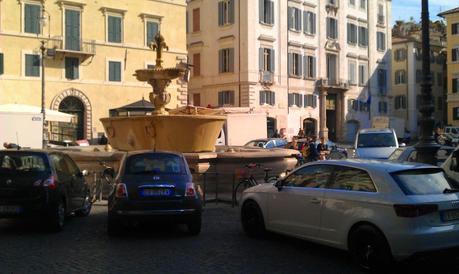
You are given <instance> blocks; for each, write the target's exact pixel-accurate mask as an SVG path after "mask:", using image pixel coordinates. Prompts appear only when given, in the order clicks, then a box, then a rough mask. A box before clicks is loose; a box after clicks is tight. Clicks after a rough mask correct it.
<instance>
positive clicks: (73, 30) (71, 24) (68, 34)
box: [65, 9, 81, 51]
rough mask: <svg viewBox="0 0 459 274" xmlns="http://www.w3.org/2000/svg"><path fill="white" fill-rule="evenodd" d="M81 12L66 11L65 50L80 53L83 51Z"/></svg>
mask: <svg viewBox="0 0 459 274" xmlns="http://www.w3.org/2000/svg"><path fill="white" fill-rule="evenodd" d="M80 15H81V12H80V11H78V10H70V9H66V10H65V49H66V50H73V51H80V49H81V33H80V31H81V24H80V17H81V16H80Z"/></svg>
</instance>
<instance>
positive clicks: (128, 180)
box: [107, 151, 202, 236]
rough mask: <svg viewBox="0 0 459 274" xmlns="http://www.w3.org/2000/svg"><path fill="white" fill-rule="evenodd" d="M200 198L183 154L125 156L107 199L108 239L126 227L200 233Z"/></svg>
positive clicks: (139, 152) (164, 153)
mask: <svg viewBox="0 0 459 274" xmlns="http://www.w3.org/2000/svg"><path fill="white" fill-rule="evenodd" d="M201 211H202V206H201V197H200V195H199V193H198V192H197V191H196V188H195V185H194V184H193V181H192V175H191V172H190V170H189V168H188V165H187V162H186V160H185V158H184V157H183V155H182V154H180V153H174V152H158V151H156V152H153V151H138V152H128V153H127V154H126V155H125V157H124V158H123V160H122V162H121V166H120V171H119V173H118V176H117V177H116V179H115V187H114V188H113V191H112V193H111V194H110V196H109V199H108V223H107V232H108V234H109V235H112V236H114V235H120V234H121V233H122V232H123V229H124V227H125V226H126V225H128V224H129V223H137V222H141V221H153V222H157V223H179V224H180V223H182V224H186V225H187V226H188V230H189V233H190V234H192V235H197V234H199V233H200V232H201Z"/></svg>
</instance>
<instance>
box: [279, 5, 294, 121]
mask: <svg viewBox="0 0 459 274" xmlns="http://www.w3.org/2000/svg"><path fill="white" fill-rule="evenodd" d="M279 2H281V1H279ZM285 4H286V5H287V128H288V115H289V114H290V105H289V102H288V94H289V91H290V74H289V70H290V67H289V66H290V64H289V63H288V54H289V45H288V41H289V37H290V29H289V28H288V16H289V14H288V1H285ZM279 33H282V32H281V24H280V4H279ZM279 55H280V54H279ZM292 61H293V60H292Z"/></svg>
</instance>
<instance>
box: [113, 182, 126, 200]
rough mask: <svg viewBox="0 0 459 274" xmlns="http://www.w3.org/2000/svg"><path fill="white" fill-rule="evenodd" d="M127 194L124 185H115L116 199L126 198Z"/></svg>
mask: <svg viewBox="0 0 459 274" xmlns="http://www.w3.org/2000/svg"><path fill="white" fill-rule="evenodd" d="M127 196H128V192H127V188H126V184H121V183H120V184H117V185H116V192H115V197H116V198H127Z"/></svg>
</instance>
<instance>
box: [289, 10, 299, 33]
mask: <svg viewBox="0 0 459 274" xmlns="http://www.w3.org/2000/svg"><path fill="white" fill-rule="evenodd" d="M288 29H289V30H293V31H301V10H300V9H297V8H293V7H288Z"/></svg>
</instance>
